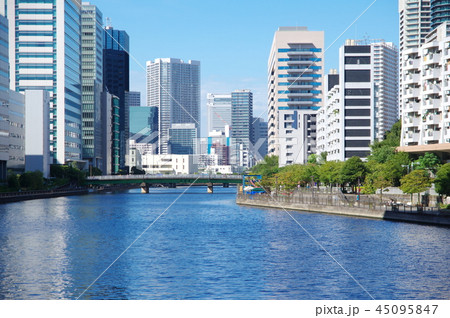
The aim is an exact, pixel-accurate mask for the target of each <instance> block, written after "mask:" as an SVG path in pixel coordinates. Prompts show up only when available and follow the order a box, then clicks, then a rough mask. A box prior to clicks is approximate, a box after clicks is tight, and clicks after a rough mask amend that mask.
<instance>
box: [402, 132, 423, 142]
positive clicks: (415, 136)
mask: <svg viewBox="0 0 450 318" xmlns="http://www.w3.org/2000/svg"><path fill="white" fill-rule="evenodd" d="M404 137H405V138H404V141H405V143H413V142H419V133H414V132H412V131H409V132H407V133H406V134H405V135H404Z"/></svg>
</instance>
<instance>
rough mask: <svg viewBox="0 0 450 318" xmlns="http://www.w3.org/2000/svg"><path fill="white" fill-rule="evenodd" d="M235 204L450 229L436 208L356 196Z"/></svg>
mask: <svg viewBox="0 0 450 318" xmlns="http://www.w3.org/2000/svg"><path fill="white" fill-rule="evenodd" d="M236 203H237V204H239V205H243V206H252V207H262V208H271V209H281V210H283V209H286V210H291V211H303V212H314V213H326V214H335V215H341V216H350V217H362V218H371V219H380V220H391V221H401V222H413V223H423V224H433V225H441V226H450V214H448V213H447V212H443V211H439V210H437V209H433V208H430V209H428V210H427V209H426V208H425V209H420V208H419V209H418V208H416V207H407V208H406V207H402V208H398V207H395V208H392V206H386V205H385V204H383V203H382V202H377V201H376V200H374V199H373V198H370V197H361V198H359V197H358V198H356V197H355V199H354V200H352V198H348V197H347V196H345V195H343V194H341V193H330V194H323V193H314V192H312V191H310V192H300V193H295V194H290V195H278V196H270V195H267V194H262V195H261V194H254V195H248V194H238V195H237V198H236ZM397 210H398V211H397Z"/></svg>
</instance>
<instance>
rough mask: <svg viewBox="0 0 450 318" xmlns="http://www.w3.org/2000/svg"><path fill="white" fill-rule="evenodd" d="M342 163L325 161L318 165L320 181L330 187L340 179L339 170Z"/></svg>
mask: <svg viewBox="0 0 450 318" xmlns="http://www.w3.org/2000/svg"><path fill="white" fill-rule="evenodd" d="M343 165H344V162H340V161H327V162H325V163H324V164H323V165H321V166H319V169H318V174H319V180H320V182H322V183H323V184H324V185H327V186H330V187H332V186H333V185H336V184H338V183H339V181H340V171H341V169H342V166H343Z"/></svg>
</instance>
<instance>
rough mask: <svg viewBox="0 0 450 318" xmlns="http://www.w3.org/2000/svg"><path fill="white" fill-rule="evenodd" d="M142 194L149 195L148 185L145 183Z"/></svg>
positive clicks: (142, 185)
mask: <svg viewBox="0 0 450 318" xmlns="http://www.w3.org/2000/svg"><path fill="white" fill-rule="evenodd" d="M141 193H146V194H147V193H149V187H148V184H147V183H145V182H142V183H141Z"/></svg>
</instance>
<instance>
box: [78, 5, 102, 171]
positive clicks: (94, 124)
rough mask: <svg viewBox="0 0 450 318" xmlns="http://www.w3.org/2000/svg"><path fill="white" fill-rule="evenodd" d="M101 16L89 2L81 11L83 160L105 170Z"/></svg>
mask: <svg viewBox="0 0 450 318" xmlns="http://www.w3.org/2000/svg"><path fill="white" fill-rule="evenodd" d="M102 23H103V15H102V12H101V11H100V10H99V9H98V8H97V7H96V6H95V5H91V4H90V3H89V2H83V3H82V7H81V78H82V80H81V81H82V95H81V101H82V114H83V116H82V122H83V126H82V132H83V159H84V160H88V161H89V163H90V165H92V166H93V167H96V168H100V167H101V166H102V162H101V161H102V149H101V148H102V142H101V138H102V136H101V92H102V90H103V36H104V31H103V28H102Z"/></svg>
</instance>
